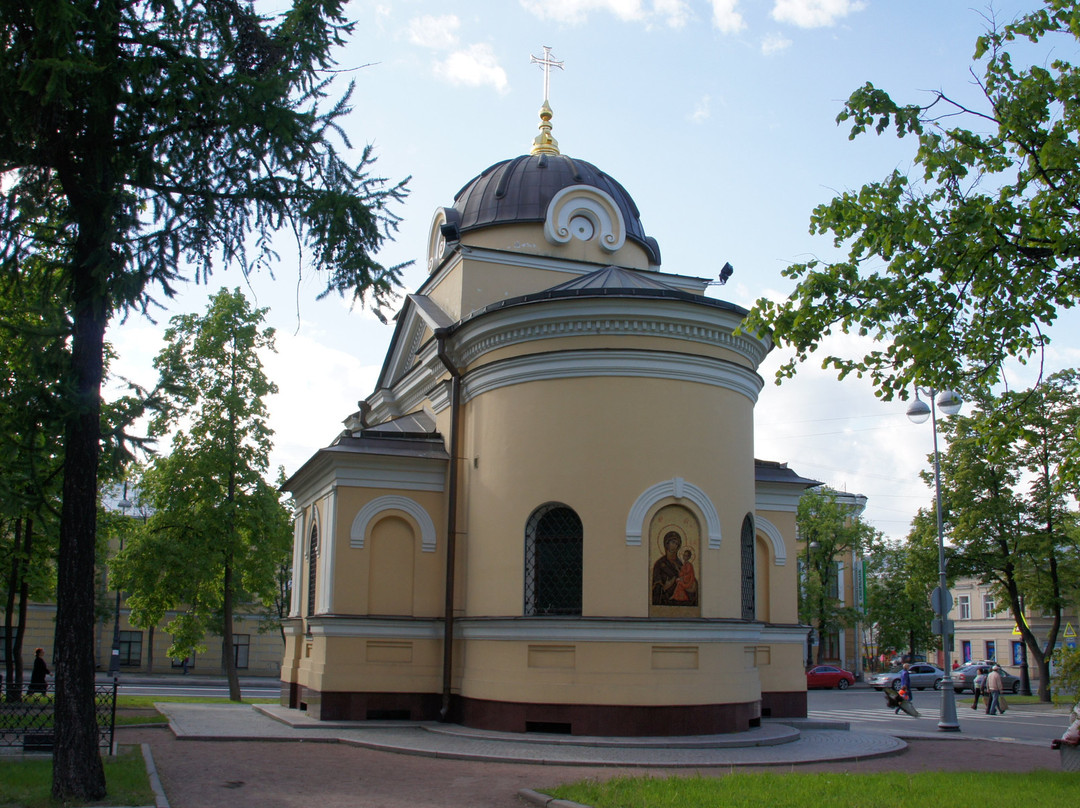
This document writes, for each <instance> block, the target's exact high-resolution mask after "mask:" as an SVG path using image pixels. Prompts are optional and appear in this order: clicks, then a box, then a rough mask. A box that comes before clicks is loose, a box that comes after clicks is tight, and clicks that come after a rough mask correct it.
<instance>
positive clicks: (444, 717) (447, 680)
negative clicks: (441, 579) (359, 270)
mask: <svg viewBox="0 0 1080 808" xmlns="http://www.w3.org/2000/svg"><path fill="white" fill-rule="evenodd" d="M448 336H449V329H444V328H440V329H438V330H437V331H436V332H435V338H436V339H437V340H438V355H439V360H440V361H441V362H442V363H443V365H444V366H445V367H446V369H447V370H448V371H450V479H449V480H448V481H447V489H448V491H447V496H448V498H449V500H450V501H449V503H448V506H447V509H446V605H445V606H444V610H445V618H444V621H443V691H442V706H441V707H440V708H439V720H440V721H449V720H450V684H451V679H452V672H453V663H454V573H455V568H456V563H455V561H456V555H457V500H458V454H459V452H458V440H459V433H460V431H461V430H460V428H459V424H458V417H459V412H460V408H461V372H460V371H459V370H458V369H457V366H456V365H454V363H453V362H451V361H450V357H449V356H447V354H446V338H447V337H448Z"/></svg>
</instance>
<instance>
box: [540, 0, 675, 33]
mask: <svg viewBox="0 0 1080 808" xmlns="http://www.w3.org/2000/svg"><path fill="white" fill-rule="evenodd" d="M521 6H522V8H524V9H525V10H526V11H527V12H529V13H530V14H532V15H534V16H536V17H539V18H540V19H542V20H552V21H554V22H559V23H563V24H566V25H580V24H582V23H584V22H586V21H587V20H588V18H589V15H590V14H592V13H594V12H597V13H603V12H607V13H609V14H612V15H614V16H615V17H617V18H618V19H620V20H622V21H623V22H651V21H652V20H654V19H661V20H663V21H664V22H666V23H667V24H668V25H669V26H671V27H672V28H680V27H682V26H683V25H685V24H686V22H687V20H688V19H689V18H690V8H689V4H688V3H687V1H686V0H653V2H652V6H651V9H646V8H645V5H644V4H643V3H642V1H641V0H521Z"/></svg>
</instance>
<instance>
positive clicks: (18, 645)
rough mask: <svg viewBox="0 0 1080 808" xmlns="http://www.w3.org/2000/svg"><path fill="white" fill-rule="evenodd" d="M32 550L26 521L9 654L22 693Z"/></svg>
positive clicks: (30, 522) (30, 524) (31, 535)
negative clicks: (16, 620) (14, 623)
mask: <svg viewBox="0 0 1080 808" xmlns="http://www.w3.org/2000/svg"><path fill="white" fill-rule="evenodd" d="M33 549H34V520H33V519H27V520H26V527H25V528H24V529H23V546H22V557H21V558H20V559H19V614H18V623H17V624H16V626H15V639H14V641H13V642H12V643H11V653H12V654H13V655H14V657H15V687H16V688H18V691H19V692H20V693H22V687H23V683H24V682H25V681H26V673H25V672H26V666H25V665H24V664H23V643H24V642H26V615H27V612H28V611H29V610H30V553H31V552H32V551H33Z"/></svg>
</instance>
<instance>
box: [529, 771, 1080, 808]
mask: <svg viewBox="0 0 1080 808" xmlns="http://www.w3.org/2000/svg"><path fill="white" fill-rule="evenodd" d="M1078 786H1080V776H1078V775H1077V774H1076V773H1074V772H1057V771H1041V772H1035V773H1031V774H1015V773H992V772H922V773H918V774H909V773H905V772H884V773H880V774H823V773H817V772H815V773H807V774H796V773H776V774H774V773H771V772H769V773H764V774H757V773H755V774H729V775H726V776H724V777H700V776H694V777H685V778H684V777H668V778H655V777H618V778H615V779H612V780H606V781H603V782H600V781H590V780H586V781H582V782H579V783H570V784H567V785H563V786H559V787H558V788H556V789H553V790H551V791H550V792H548V793H550V794H551V795H552V796H554V797H558V798H560V799H564V800H571V801H573V802H578V803H582V804H584V805H589V806H592V807H593V808H668V807H669V806H670V808H686V807H687V806H693V807H694V808H760V806H768V808H883V806H899V805H934V804H938V803H940V802H941V801H942V795H950V796H949V798H948V799H949V801H950V802H955V801H956V800H959V801H960V804H962V805H1024V806H1028V807H1029V808H1033V807H1034V806H1062V805H1074V804H1075V803H1076V795H1077V787H1078Z"/></svg>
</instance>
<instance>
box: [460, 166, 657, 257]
mask: <svg viewBox="0 0 1080 808" xmlns="http://www.w3.org/2000/svg"><path fill="white" fill-rule="evenodd" d="M571 185H591V186H592V187H594V188H599V189H600V190H601V191H604V192H605V193H606V194H608V195H609V196H610V197H611V198H612V199H614V200H615V204H616V205H618V206H619V210H620V211H621V213H622V216H623V221H624V223H625V225H626V237H627V238H628V239H630V240H631V241H634V242H636V243H637V244H640V245H641V246H642V247H643V248H644V249H645V252H646V253H648V255H649V260H650V261H651V262H652V263H653V264H657V265H658V264H659V263H660V247H659V245H658V244H657V243H656V239H654V238H651V237H649V236H646V235H645V228H643V227H642V226H641V219H640V214H639V213H638V209H637V205H635V204H634V200H633V199H632V198H631V197H630V194H628V193H627V192H626V189H625V188H623V187H622V185H620V184H619V183H618V181H616V180H615V179H613V178H612V177H610V176H608V175H607V174H605V173H604V172H603V171H601V170H600V169H598V168H597V167H596V166H594V165H593V164H592V163H587V162H585V161H584V160H576V159H574V158H572V157H567V156H566V155H565V154H524V155H522V156H521V157H515V158H513V159H511V160H503V161H502V162H501V163H496V164H495V165H493V166H491V167H490V168H488V169H486V170H485V171H484V172H482V173H481V174H480V176H479V177H477V178H476V179H474V180H472V181H471V182H469V183H468V184H467V185H466V186H465V187H464V188H462V189H461V190H460V191H458V193H457V195H456V196H455V197H454V210H456V211H457V212H458V215H459V216H460V221H459V222H458V226H459V227H460V228H461V232H463V233H465V232H468V231H469V230H476V229H477V228H480V227H487V226H489V225H494V224H511V223H514V222H542V221H544V218H545V216H546V214H547V207H548V203H550V202H551V199H552V197H554V196H555V194H557V193H558V192H559V191H561V190H562V189H563V188H566V187H568V186H571Z"/></svg>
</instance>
